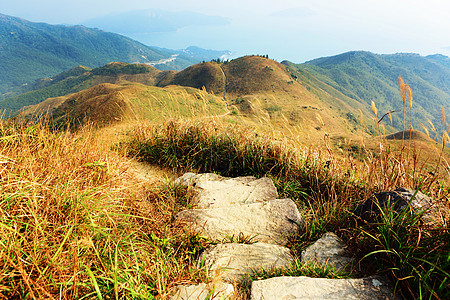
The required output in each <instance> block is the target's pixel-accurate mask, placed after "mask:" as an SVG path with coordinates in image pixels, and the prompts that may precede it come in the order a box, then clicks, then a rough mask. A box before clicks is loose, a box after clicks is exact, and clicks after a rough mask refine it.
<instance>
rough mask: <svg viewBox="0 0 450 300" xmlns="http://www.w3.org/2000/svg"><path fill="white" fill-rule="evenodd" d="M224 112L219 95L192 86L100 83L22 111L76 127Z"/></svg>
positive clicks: (25, 113)
mask: <svg viewBox="0 0 450 300" xmlns="http://www.w3.org/2000/svg"><path fill="white" fill-rule="evenodd" d="M226 112H227V110H226V107H225V103H224V102H223V101H222V99H221V98H220V97H216V96H214V95H210V94H208V93H206V92H205V91H201V90H197V89H193V88H188V87H179V86H170V87H166V88H161V87H154V86H147V85H143V84H139V83H130V84H113V83H102V84H98V85H95V86H93V87H91V88H88V89H85V90H82V91H80V92H77V93H73V94H69V95H66V96H61V97H55V98H49V99H47V100H45V101H43V102H41V103H39V104H38V105H33V106H29V107H25V109H24V111H23V113H22V115H23V116H26V117H31V116H36V115H38V116H40V115H45V114H47V113H50V114H51V115H52V121H53V122H54V123H56V124H67V122H69V123H70V124H72V126H75V127H76V126H78V125H80V124H85V123H87V122H92V123H94V124H96V125H97V126H99V127H101V126H104V125H108V124H112V123H117V122H124V121H134V120H148V121H159V120H162V119H166V118H173V117H177V118H180V117H193V116H195V117H201V116H214V115H220V114H224V113H226Z"/></svg>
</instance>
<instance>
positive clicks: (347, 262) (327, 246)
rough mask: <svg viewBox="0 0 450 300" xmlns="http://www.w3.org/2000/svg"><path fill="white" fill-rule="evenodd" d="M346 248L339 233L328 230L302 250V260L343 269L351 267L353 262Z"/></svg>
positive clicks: (339, 269)
mask: <svg viewBox="0 0 450 300" xmlns="http://www.w3.org/2000/svg"><path fill="white" fill-rule="evenodd" d="M346 248H347V247H346V245H345V244H344V242H343V241H342V240H341V239H340V238H339V237H338V236H337V235H335V234H334V233H332V232H327V233H325V234H324V235H323V236H322V237H321V238H320V239H318V240H317V241H316V242H315V243H314V244H312V245H311V246H309V247H307V248H306V249H305V250H304V251H303V252H302V262H303V263H307V264H314V265H317V266H328V267H330V268H332V269H334V270H337V271H341V270H344V269H346V268H348V267H350V266H351V264H352V262H353V259H352V257H351V255H350V253H348V251H347V249H346Z"/></svg>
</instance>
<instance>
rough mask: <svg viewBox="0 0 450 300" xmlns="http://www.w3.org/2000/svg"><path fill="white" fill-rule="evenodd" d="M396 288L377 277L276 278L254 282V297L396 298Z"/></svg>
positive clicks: (257, 298)
mask: <svg viewBox="0 0 450 300" xmlns="http://www.w3.org/2000/svg"><path fill="white" fill-rule="evenodd" d="M393 291H394V290H393V288H392V286H391V285H390V284H389V283H387V281H386V280H385V279H383V278H381V277H375V276H374V277H367V278H361V279H326V278H309V277H274V278H270V279H266V280H260V281H254V282H253V283H252V287H251V298H250V299H251V300H263V299H264V300H267V299H333V300H335V299H342V300H351V299H355V300H364V299H367V300H388V299H389V300H390V299H396V298H395V297H394V292H393Z"/></svg>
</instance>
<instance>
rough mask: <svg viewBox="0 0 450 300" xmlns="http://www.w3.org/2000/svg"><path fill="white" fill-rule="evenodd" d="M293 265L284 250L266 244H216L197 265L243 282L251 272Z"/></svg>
mask: <svg viewBox="0 0 450 300" xmlns="http://www.w3.org/2000/svg"><path fill="white" fill-rule="evenodd" d="M292 262H293V258H292V256H291V254H290V250H289V249H288V248H286V247H282V246H278V245H272V244H266V243H254V244H237V243H228V244H218V245H215V246H211V247H209V248H208V249H206V250H205V251H204V253H203V254H202V255H201V257H200V258H199V263H204V264H205V266H206V267H207V268H208V269H209V270H210V271H213V272H214V273H215V274H216V276H217V275H218V276H220V277H222V278H224V279H226V280H228V281H231V282H236V281H242V280H246V279H247V278H248V275H249V274H252V273H253V271H254V270H257V271H261V270H271V269H280V268H286V267H288V266H289V265H290V264H291V263H292Z"/></svg>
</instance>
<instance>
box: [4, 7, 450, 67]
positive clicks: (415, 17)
mask: <svg viewBox="0 0 450 300" xmlns="http://www.w3.org/2000/svg"><path fill="white" fill-rule="evenodd" d="M148 9H160V10H165V11H170V12H182V11H190V12H195V13H198V14H202V15H205V16H213V17H216V18H217V19H220V20H225V22H217V24H211V25H210V26H207V25H205V24H206V23H205V24H200V25H199V24H194V23H195V22H193V23H192V24H184V25H179V27H177V28H175V29H173V30H171V31H168V32H151V33H148V32H127V33H124V32H119V33H122V34H127V35H128V36H130V37H132V38H134V39H137V40H139V41H141V42H143V43H144V44H147V45H149V46H158V47H163V48H171V49H182V48H186V47H188V46H199V47H202V48H205V49H214V50H230V51H233V52H234V53H235V55H236V56H242V55H247V54H268V55H269V57H271V58H274V59H276V60H279V61H282V60H285V59H286V60H290V61H292V62H296V63H301V62H304V61H308V60H311V59H314V58H318V57H323V56H331V55H336V54H340V53H343V52H347V51H352V50H365V51H371V52H374V53H379V54H390V53H398V52H409V53H419V54H422V55H428V54H435V53H440V54H444V55H448V56H450V34H449V32H450V1H449V0H426V1H425V0H420V1H418V0H376V1H373V0H308V1H306V0H276V1H274V0H226V1H216V0H165V1H161V0H158V1H154V0H127V1H123V0H120V1H119V0H76V1H73V0H70V1H67V0H39V1H36V0H2V1H1V2H0V13H3V14H6V15H11V16H15V17H21V18H23V19H26V20H29V21H34V22H45V23H50V24H66V25H76V24H88V23H89V22H91V23H92V21H93V20H94V21H95V20H98V19H99V18H102V17H104V16H114V15H117V14H121V13H125V12H129V11H135V10H148Z"/></svg>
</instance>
